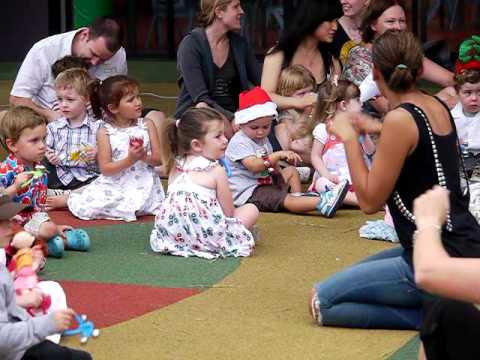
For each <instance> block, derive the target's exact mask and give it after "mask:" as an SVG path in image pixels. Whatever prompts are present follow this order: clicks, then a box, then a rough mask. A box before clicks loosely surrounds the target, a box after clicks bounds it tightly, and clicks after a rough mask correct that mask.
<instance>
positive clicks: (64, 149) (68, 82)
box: [46, 68, 103, 207]
mask: <svg viewBox="0 0 480 360" xmlns="http://www.w3.org/2000/svg"><path fill="white" fill-rule="evenodd" d="M91 83H92V79H91V78H90V76H89V75H88V72H87V71H86V70H84V69H80V68H73V69H69V70H65V71H64V72H62V73H60V75H58V76H57V78H56V79H55V91H56V93H57V98H58V103H59V108H60V111H61V112H62V114H63V117H61V118H60V119H58V120H56V121H54V122H51V123H49V124H48V127H47V131H48V132H47V139H46V142H47V146H48V150H47V153H46V157H47V160H48V163H47V169H48V171H49V173H48V188H49V189H63V190H74V189H78V188H79V187H82V186H84V185H86V184H88V183H90V182H91V181H93V180H94V179H95V178H96V177H97V176H98V167H97V161H96V155H97V151H96V144H97V141H96V136H97V131H98V129H99V128H100V126H101V125H102V123H103V122H102V121H99V120H96V119H94V118H93V117H92V116H90V115H89V114H88V106H89V103H90V100H89V95H88V88H89V86H91ZM75 154H76V155H77V156H74V155H75ZM50 204H52V205H53V207H55V206H54V205H55V203H54V202H52V201H50ZM63 205H66V204H63Z"/></svg>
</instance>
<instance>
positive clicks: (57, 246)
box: [47, 235, 65, 258]
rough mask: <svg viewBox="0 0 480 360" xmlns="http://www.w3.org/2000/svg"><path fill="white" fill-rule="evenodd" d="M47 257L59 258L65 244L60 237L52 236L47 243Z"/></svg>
mask: <svg viewBox="0 0 480 360" xmlns="http://www.w3.org/2000/svg"><path fill="white" fill-rule="evenodd" d="M47 248H48V256H51V257H54V258H61V257H62V256H63V253H64V251H65V244H64V242H63V238H62V237H61V236H60V235H57V236H54V237H53V238H51V239H50V240H48V241H47Z"/></svg>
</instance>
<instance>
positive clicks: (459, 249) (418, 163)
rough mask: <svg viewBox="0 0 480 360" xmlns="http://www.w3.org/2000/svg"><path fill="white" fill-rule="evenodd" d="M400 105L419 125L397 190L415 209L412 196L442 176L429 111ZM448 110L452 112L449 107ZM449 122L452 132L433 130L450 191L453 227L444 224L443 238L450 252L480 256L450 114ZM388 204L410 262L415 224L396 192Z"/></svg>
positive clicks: (479, 233) (477, 231) (476, 227)
mask: <svg viewBox="0 0 480 360" xmlns="http://www.w3.org/2000/svg"><path fill="white" fill-rule="evenodd" d="M439 101H440V100H439ZM441 104H442V105H444V104H443V103H441ZM444 106H445V105H444ZM400 107H401V108H403V109H405V110H407V111H408V112H409V113H410V114H411V115H412V117H413V119H414V120H415V123H416V125H417V128H418V132H419V137H418V144H417V147H416V148H415V151H414V152H413V153H412V154H411V155H410V156H408V157H407V158H406V160H405V163H404V165H403V168H402V171H401V173H400V176H399V178H398V180H397V183H396V184H395V189H394V190H396V191H397V192H398V194H399V196H400V198H401V199H402V201H403V203H404V205H405V206H406V208H407V209H408V210H409V211H410V212H413V200H415V198H416V197H418V196H419V195H421V194H423V193H424V192H425V191H427V190H428V189H431V188H432V187H433V186H434V185H436V184H438V183H439V180H438V175H437V169H436V166H435V161H434V155H433V149H432V144H431V138H430V135H429V133H428V129H427V126H426V124H425V120H424V118H423V116H425V119H427V117H426V114H425V113H424V112H423V110H422V109H420V108H419V107H417V106H415V105H413V104H409V103H408V104H402V105H400ZM447 111H448V109H447ZM448 113H449V114H450V112H449V111H448ZM422 114H423V116H422ZM427 121H428V119H427ZM450 123H451V125H452V131H451V132H450V133H449V134H447V135H436V134H435V133H433V132H432V135H433V138H434V141H435V144H436V148H437V151H438V158H439V160H440V163H441V166H442V168H443V172H444V175H445V178H446V185H447V188H448V190H449V191H450V218H451V224H452V231H448V230H447V229H446V228H445V226H444V227H443V230H442V242H443V245H444V247H445V249H446V251H447V252H448V253H449V254H450V255H451V256H454V257H480V226H479V225H478V224H477V221H476V220H475V218H474V217H473V215H472V214H470V212H469V211H468V204H469V194H466V195H464V194H463V193H462V190H461V187H460V172H459V170H460V169H461V163H460V154H459V148H458V139H457V131H456V128H455V123H454V122H453V118H452V116H451V115H450ZM388 206H389V209H390V212H391V214H392V218H393V222H394V224H395V230H396V231H397V234H398V237H399V239H400V243H401V244H402V246H403V247H404V249H405V257H406V259H407V261H408V262H410V263H411V256H412V247H413V232H414V231H415V229H416V227H415V224H414V223H413V222H412V221H410V220H409V219H408V218H407V217H406V216H405V215H404V214H403V213H402V211H401V210H400V209H399V206H397V204H396V203H395V201H394V195H393V193H392V195H391V196H390V198H389V199H388Z"/></svg>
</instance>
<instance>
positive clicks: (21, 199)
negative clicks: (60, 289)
mask: <svg viewBox="0 0 480 360" xmlns="http://www.w3.org/2000/svg"><path fill="white" fill-rule="evenodd" d="M0 136H1V139H2V141H3V144H4V145H5V146H6V149H7V151H8V152H9V154H8V157H7V159H6V160H5V161H4V162H3V163H2V164H1V165H0V185H1V186H3V187H4V188H5V191H6V192H7V194H8V195H9V196H10V198H11V199H13V201H14V202H17V203H22V204H25V205H28V207H27V208H26V209H25V210H23V211H21V212H20V213H19V214H18V215H17V216H16V220H17V221H18V222H19V223H20V225H23V226H24V229H25V230H26V231H28V232H29V233H30V234H32V235H33V236H35V237H36V238H37V239H40V240H43V241H47V245H48V253H49V255H51V256H55V257H61V256H62V255H63V251H64V249H65V248H66V249H70V250H81V251H86V250H88V249H89V248H90V239H89V238H88V235H87V233H86V232H85V231H84V230H81V229H76V230H73V229H72V227H70V226H66V225H57V224H55V223H54V222H53V221H51V220H50V218H49V216H48V214H47V213H46V212H45V203H46V194H47V174H46V173H44V172H42V171H41V170H40V171H36V172H32V170H34V169H35V168H36V167H37V166H38V164H39V163H40V161H41V160H42V159H43V157H44V156H45V152H46V149H47V147H46V145H45V138H46V136H47V120H46V119H45V118H44V117H43V116H41V115H39V114H37V113H36V112H34V111H33V110H32V109H30V108H27V107H24V106H18V107H15V108H12V109H10V110H9V111H8V112H7V113H6V114H5V115H4V116H3V118H2V120H1V124H0Z"/></svg>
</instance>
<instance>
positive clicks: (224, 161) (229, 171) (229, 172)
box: [218, 157, 232, 177]
mask: <svg viewBox="0 0 480 360" xmlns="http://www.w3.org/2000/svg"><path fill="white" fill-rule="evenodd" d="M218 162H219V163H220V165H222V166H223V167H224V168H225V171H226V173H227V176H228V177H230V176H232V168H231V167H230V164H229V163H228V160H227V159H225V158H224V157H223V158H221V159H218Z"/></svg>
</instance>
